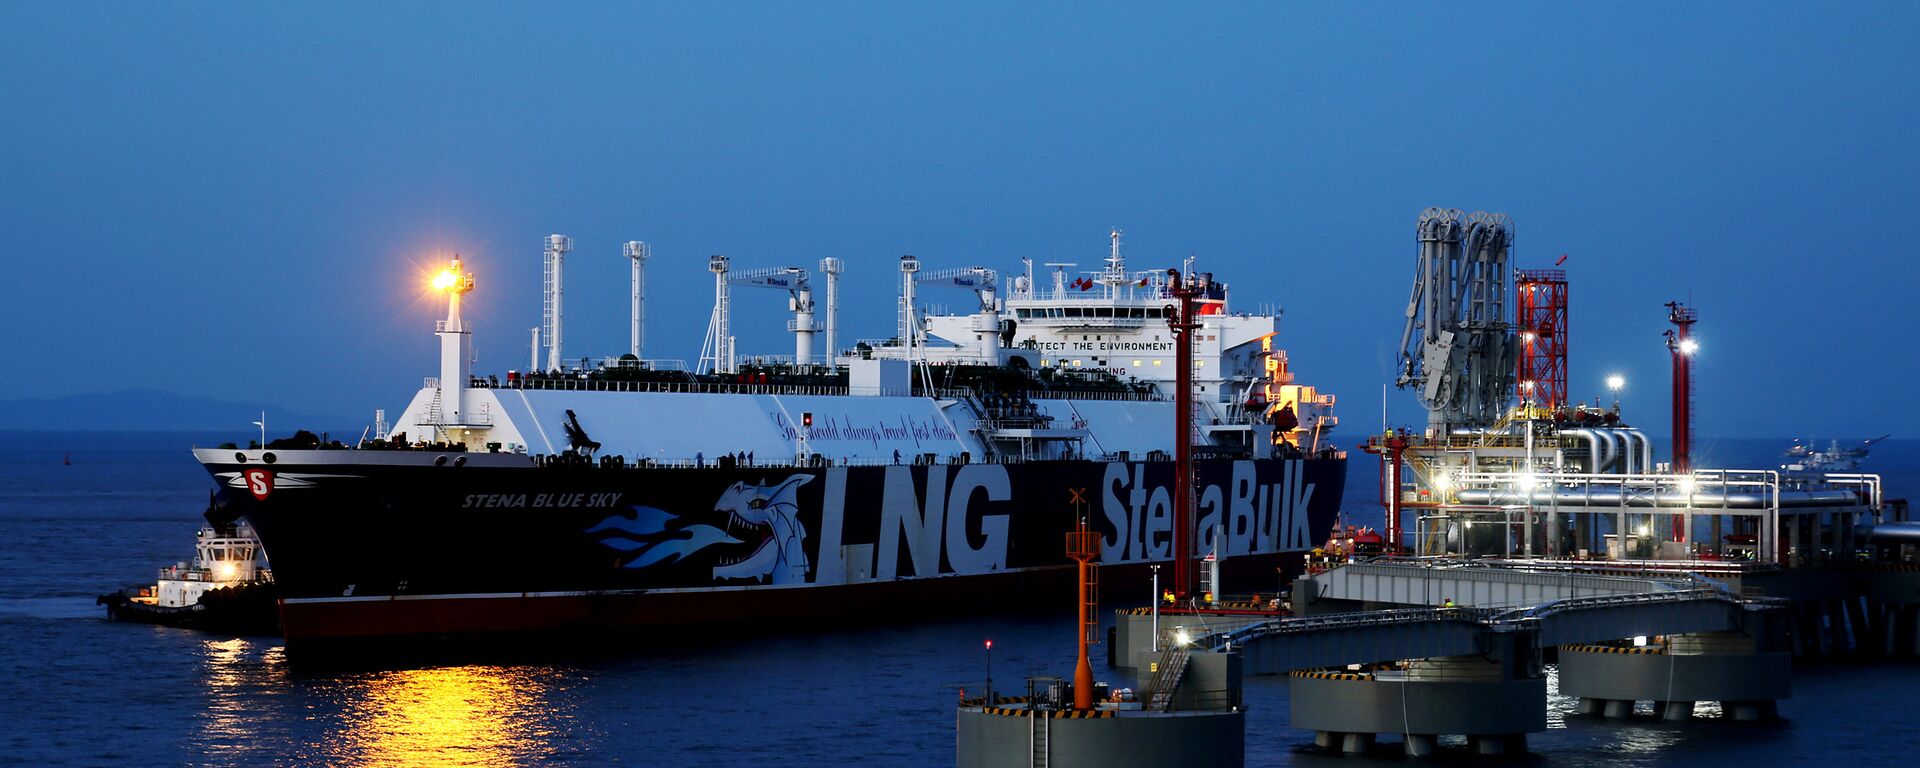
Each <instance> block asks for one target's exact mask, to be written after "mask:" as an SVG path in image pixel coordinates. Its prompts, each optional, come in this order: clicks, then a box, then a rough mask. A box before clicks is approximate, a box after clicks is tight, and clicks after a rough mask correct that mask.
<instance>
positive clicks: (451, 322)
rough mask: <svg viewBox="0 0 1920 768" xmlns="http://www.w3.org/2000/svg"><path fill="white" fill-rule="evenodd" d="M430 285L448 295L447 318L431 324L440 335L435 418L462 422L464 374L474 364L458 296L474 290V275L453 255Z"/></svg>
mask: <svg viewBox="0 0 1920 768" xmlns="http://www.w3.org/2000/svg"><path fill="white" fill-rule="evenodd" d="M433 287H434V289H435V290H438V291H440V292H441V293H445V294H446V295H447V319H445V320H442V321H440V322H437V323H434V329H433V332H434V334H435V335H437V336H439V337H440V392H439V397H440V408H441V409H442V418H440V419H437V421H439V422H440V423H442V424H447V425H458V424H465V423H467V421H466V419H465V418H464V417H465V416H466V392H467V377H468V376H469V375H470V374H471V372H472V365H473V333H472V332H470V331H468V330H467V326H466V321H465V320H463V319H462V318H461V317H460V297H461V296H464V295H466V293H467V292H468V291H471V290H473V276H472V275H469V274H467V273H466V272H465V271H463V270H462V269H461V266H460V255H459V254H454V256H453V264H452V265H451V266H449V267H448V268H447V269H445V270H442V271H441V272H440V274H438V275H434V277H433Z"/></svg>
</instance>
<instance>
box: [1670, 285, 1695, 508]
mask: <svg viewBox="0 0 1920 768" xmlns="http://www.w3.org/2000/svg"><path fill="white" fill-rule="evenodd" d="M1699 320H1700V315H1699V314H1698V313H1696V312H1694V310H1693V308H1692V307H1689V306H1687V305H1685V304H1682V303H1680V302H1677V301H1669V302H1667V322H1669V323H1673V328H1672V329H1669V330H1668V331H1667V333H1666V337H1667V351H1668V353H1669V354H1671V355H1672V356H1673V471H1674V472H1677V473H1682V474H1684V473H1687V472H1692V471H1693V455H1692V454H1693V451H1692V447H1693V446H1692V439H1693V355H1694V353H1695V352H1698V351H1700V343H1699V342H1697V341H1694V340H1693V324H1694V323H1696V322H1699Z"/></svg>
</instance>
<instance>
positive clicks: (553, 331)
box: [540, 235, 573, 371]
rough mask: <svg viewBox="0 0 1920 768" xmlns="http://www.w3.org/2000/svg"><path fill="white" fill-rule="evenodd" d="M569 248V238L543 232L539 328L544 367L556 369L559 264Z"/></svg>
mask: <svg viewBox="0 0 1920 768" xmlns="http://www.w3.org/2000/svg"><path fill="white" fill-rule="evenodd" d="M571 250H573V238H571V237H567V236H566V235H547V249H546V253H545V257H544V259H543V264H544V267H545V268H544V269H543V270H542V272H541V278H542V279H541V281H540V282H541V289H542V295H541V303H540V331H541V334H542V335H544V336H545V337H546V348H547V370H549V371H557V370H560V366H561V359H562V358H561V353H560V331H561V325H562V322H561V320H562V318H561V314H562V313H561V306H560V305H561V298H562V296H561V294H562V293H563V291H562V289H561V280H560V265H561V262H563V261H565V260H566V256H567V252H568V251H571Z"/></svg>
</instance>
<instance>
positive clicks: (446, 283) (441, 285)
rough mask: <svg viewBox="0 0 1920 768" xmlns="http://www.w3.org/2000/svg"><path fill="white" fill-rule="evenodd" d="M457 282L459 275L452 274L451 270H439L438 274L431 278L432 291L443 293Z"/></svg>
mask: <svg viewBox="0 0 1920 768" xmlns="http://www.w3.org/2000/svg"><path fill="white" fill-rule="evenodd" d="M457 282H460V276H459V275H456V274H454V273H453V270H451V269H443V270H440V274H437V275H434V276H433V289H434V290H436V291H444V290H447V289H448V288H452V287H453V286H454V284H455V283H457Z"/></svg>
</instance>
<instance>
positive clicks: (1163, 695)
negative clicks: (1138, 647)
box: [1147, 643, 1188, 712]
mask: <svg viewBox="0 0 1920 768" xmlns="http://www.w3.org/2000/svg"><path fill="white" fill-rule="evenodd" d="M1187 659H1188V653H1187V648H1186V646H1183V645H1179V644H1176V643H1169V644H1167V647H1166V650H1164V651H1161V652H1160V663H1159V665H1158V670H1157V671H1155V672H1154V674H1153V687H1152V688H1150V689H1149V693H1148V694H1147V709H1148V710H1151V711H1156V712H1171V711H1173V694H1174V691H1175V690H1177V689H1179V687H1180V680H1181V679H1182V678H1185V677H1186V676H1187Z"/></svg>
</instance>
